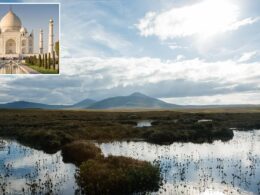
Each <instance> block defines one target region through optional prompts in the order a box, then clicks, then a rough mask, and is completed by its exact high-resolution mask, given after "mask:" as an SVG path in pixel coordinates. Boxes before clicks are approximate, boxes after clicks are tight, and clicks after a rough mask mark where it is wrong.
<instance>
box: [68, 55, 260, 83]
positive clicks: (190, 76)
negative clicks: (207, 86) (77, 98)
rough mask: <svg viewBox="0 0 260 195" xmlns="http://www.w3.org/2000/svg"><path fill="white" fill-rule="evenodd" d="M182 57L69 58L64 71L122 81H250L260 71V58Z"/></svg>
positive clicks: (259, 73)
mask: <svg viewBox="0 0 260 195" xmlns="http://www.w3.org/2000/svg"><path fill="white" fill-rule="evenodd" d="M178 59H179V60H180V59H182V60H181V61H176V60H167V61H163V60H161V59H158V58H149V57H143V58H97V57H95V58H94V57H92V58H90V57H85V58H68V59H66V61H63V63H64V66H66V69H64V71H63V74H67V75H80V74H81V75H90V76H91V78H93V79H104V78H110V79H111V81H110V83H111V84H112V83H113V86H117V85H119V84H123V85H133V84H135V83H140V84H142V83H146V82H151V83H156V82H159V81H162V80H168V79H173V78H174V79H184V80H192V81H212V80H215V81H218V82H239V83H240V82H247V81H248V79H249V78H252V77H258V76H259V75H260V69H259V65H260V63H259V62H252V63H238V62H236V61H233V60H226V61H217V62H207V61H204V60H201V59H198V58H194V59H187V60H183V58H182V57H181V56H180V57H179V58H178Z"/></svg>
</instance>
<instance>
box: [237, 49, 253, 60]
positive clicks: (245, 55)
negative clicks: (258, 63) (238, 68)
mask: <svg viewBox="0 0 260 195" xmlns="http://www.w3.org/2000/svg"><path fill="white" fill-rule="evenodd" d="M256 54H257V51H252V52H246V53H243V55H242V56H241V57H240V58H239V59H238V62H247V61H249V60H251V59H252V58H253V57H254V56H255V55H256Z"/></svg>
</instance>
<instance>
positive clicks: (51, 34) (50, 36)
mask: <svg viewBox="0 0 260 195" xmlns="http://www.w3.org/2000/svg"><path fill="white" fill-rule="evenodd" d="M48 52H49V53H53V19H50V23H49V49H48Z"/></svg>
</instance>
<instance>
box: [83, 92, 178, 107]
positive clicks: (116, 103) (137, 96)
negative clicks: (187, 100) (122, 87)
mask: <svg viewBox="0 0 260 195" xmlns="http://www.w3.org/2000/svg"><path fill="white" fill-rule="evenodd" d="M178 107H180V106H178V105H175V104H169V103H166V102H164V101H161V100H158V99H156V98H152V97H149V96H146V95H144V94H141V93H133V94H131V95H129V96H117V97H112V98H107V99H104V100H101V101H99V102H96V103H94V104H92V105H91V106H89V107H87V108H90V109H115V108H151V109H152V108H157V109H160V108H178Z"/></svg>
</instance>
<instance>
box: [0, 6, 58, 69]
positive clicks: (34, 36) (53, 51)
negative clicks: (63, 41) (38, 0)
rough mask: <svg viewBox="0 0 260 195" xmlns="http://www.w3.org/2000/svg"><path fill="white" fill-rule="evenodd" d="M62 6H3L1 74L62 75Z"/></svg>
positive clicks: (0, 17) (0, 35) (0, 13)
mask: <svg viewBox="0 0 260 195" xmlns="http://www.w3.org/2000/svg"><path fill="white" fill-rule="evenodd" d="M59 13H60V4H59V3H54V4H28V3H9V4H7V3H1V4H0V74H59V64H60V60H59V56H60V55H59V53H60V52H59V50H60V49H59V48H60V47H59V44H60V39H59V37H60V36H59V33H60V32H59V28H60V27H59Z"/></svg>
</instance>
